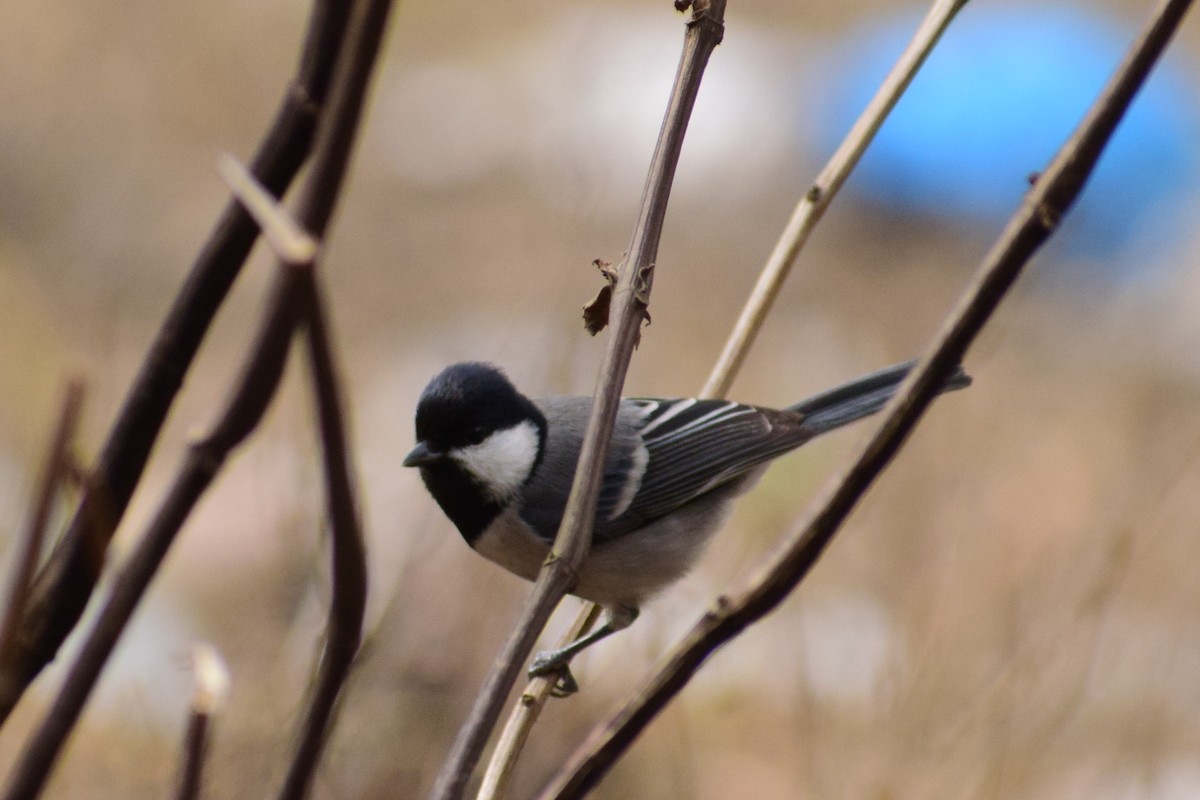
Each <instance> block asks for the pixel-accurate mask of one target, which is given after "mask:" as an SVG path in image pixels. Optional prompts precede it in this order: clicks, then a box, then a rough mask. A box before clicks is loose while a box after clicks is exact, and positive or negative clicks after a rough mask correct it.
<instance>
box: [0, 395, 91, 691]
mask: <svg viewBox="0 0 1200 800" xmlns="http://www.w3.org/2000/svg"><path fill="white" fill-rule="evenodd" d="M82 408H83V382H82V381H80V380H79V379H73V380H71V381H70V382H68V383H67V388H66V391H65V392H64V393H63V401H62V409H61V410H60V411H59V414H58V422H57V423H56V424H55V426H54V435H53V436H52V437H51V439H50V446H49V448H48V449H47V451H46V459H45V461H44V462H42V471H41V473H40V474H39V476H38V482H37V489H36V490H35V492H34V500H33V505H32V509H31V511H30V515H29V525H28V526H27V527H26V528H25V535H24V536H23V537H21V549H20V552H19V553H18V554H17V561H16V570H15V572H14V574H13V576H12V578H11V581H12V583H11V585H10V586H9V592H8V605H7V607H6V608H5V609H4V623H3V626H2V627H0V665H3V666H0V681H3V680H6V679H8V678H9V677H11V676H12V674H13V670H12V669H11V668H9V665H11V664H13V663H14V662H16V661H17V660H18V659H19V655H18V653H17V652H16V651H15V650H14V648H15V647H16V636H17V630H18V626H19V625H20V623H21V618H22V617H23V616H24V614H25V606H26V601H27V599H28V597H29V589H30V582H31V581H32V580H33V575H34V572H35V571H36V570H37V562H38V559H39V558H40V557H41V554H42V544H43V542H45V540H46V526H47V525H49V524H50V512H51V510H52V509H53V508H54V498H55V497H56V496H57V495H58V492H59V490H60V489H61V487H62V485H63V484H64V483H66V482H68V479H69V478H70V476H71V471H72V470H73V468H74V467H73V464H72V460H71V455H70V447H71V444H72V443H73V442H74V441H75V430H76V428H77V427H78V426H79V413H80V410H81V409H82ZM19 690H20V687H3V688H0V696H5V695H10V694H12V693H14V692H19Z"/></svg>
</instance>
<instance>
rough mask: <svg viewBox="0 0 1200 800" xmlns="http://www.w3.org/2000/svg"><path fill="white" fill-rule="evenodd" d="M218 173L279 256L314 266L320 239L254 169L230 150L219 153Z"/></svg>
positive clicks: (292, 261) (282, 259) (299, 263)
mask: <svg viewBox="0 0 1200 800" xmlns="http://www.w3.org/2000/svg"><path fill="white" fill-rule="evenodd" d="M217 173H218V174H219V175H220V176H221V180H223V181H225V185H226V186H228V187H229V190H230V191H231V192H233V196H234V197H236V198H237V199H238V201H239V202H241V204H242V205H243V206H245V207H246V210H247V211H248V212H250V216H251V217H253V218H254V222H255V223H256V224H257V225H258V227H259V229H261V230H262V233H263V238H264V239H266V240H267V244H268V245H269V246H270V248H271V250H272V251H274V253H275V256H276V257H277V258H278V259H279V260H280V261H282V262H284V263H285V264H295V265H296V266H311V265H312V263H313V262H314V261H315V260H316V258H317V241H316V239H314V238H313V237H312V236H310V235H309V234H308V231H306V230H304V228H302V227H300V223H299V222H297V221H296V219H295V218H294V217H293V216H292V215H291V214H289V213H287V211H286V210H285V209H284V207H283V205H282V204H281V203H280V202H279V201H278V200H276V199H275V196H274V195H272V194H271V193H270V192H268V191H267V189H266V187H264V186H263V185H262V184H261V183H259V182H258V180H257V179H256V178H255V177H254V175H253V174H252V173H251V172H250V170H248V169H246V167H245V166H244V165H243V164H242V162H240V161H238V160H237V159H236V158H234V157H233V155H231V154H230V153H227V152H225V151H221V153H220V154H219V155H218V156H217Z"/></svg>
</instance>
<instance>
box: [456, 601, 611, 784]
mask: <svg viewBox="0 0 1200 800" xmlns="http://www.w3.org/2000/svg"><path fill="white" fill-rule="evenodd" d="M599 617H600V606H598V605H596V604H595V603H584V604H583V606H582V607H581V608H580V609H579V614H578V615H577V616H576V617H575V621H574V622H573V623H572V624H571V625H570V626H568V627H567V630H566V631H565V632H564V633H563V635H562V637H561V638H560V639H559V642H558V645H557V647H565V646H566V645H568V644H570V643H571V642H573V641H575V640H576V639H578V638H579V637H580V636H583V635H584V634H586V633H587V632H588V631H589V630H591V628H592V626H593V625H595V624H596V620H597V619H598V618H599ZM557 680H558V679H557V677H555V676H550V677H539V678H534V679H533V680H531V681H530V682H529V685H528V686H526V687H525V691H524V692H522V693H521V696H520V698H519V699H518V700H517V704H516V705H515V706H514V707H513V710H512V714H511V715H510V716H509V718H508V722H507V723H505V725H504V730H503V731H501V732H500V739H499V740H498V741H497V742H496V749H495V750H494V751H492V758H491V761H490V762H489V763H488V768H487V771H486V772H484V775H483V784H482V785H481V786H480V787H479V793H478V794H477V795H476V800H503V798H504V797H506V796H507V795H508V787H509V783H510V781H511V780H512V773H513V770H514V769H515V768H516V766H517V759H518V758H520V756H521V751H522V750H523V749H524V748H525V742H526V741H528V740H529V734H530V732H531V731H532V730H533V725H534V723H536V722H537V720H538V717H539V716H540V715H541V713H542V708H543V707H545V705H546V701H547V700H549V699H550V697H551V694H552V692H553V690H554V685H555V683H556V682H557Z"/></svg>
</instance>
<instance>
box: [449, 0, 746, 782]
mask: <svg viewBox="0 0 1200 800" xmlns="http://www.w3.org/2000/svg"><path fill="white" fill-rule="evenodd" d="M724 15H725V2H724V0H704V1H703V2H697V3H694V4H692V16H691V19H690V20H689V21H688V23H687V33H686V35H685V36H684V45H683V53H682V55H681V57H680V62H679V70H678V72H677V73H676V76H675V83H674V85H673V86H672V90H671V97H670V100H669V101H668V105H667V111H666V114H665V116H664V120H663V126H662V129H661V130H660V132H659V138H658V142H657V144H656V146H655V150H654V156H653V158H652V159H651V163H650V170H649V173H648V175H647V180H646V189H645V193H644V194H643V196H642V205H641V211H640V213H639V215H638V220H637V223H636V224H635V225H634V230H633V236H632V240H631V242H630V245H629V250H628V252H627V255H626V257H625V259H624V261H622V264H621V268H620V270H619V275H618V278H617V282H616V285H615V287H614V289H613V293H612V317H613V325H612V332H611V338H610V340H609V345H608V348H607V350H606V352H605V359H604V365H603V367H602V368H601V371H600V378H599V385H598V388H597V391H596V397H595V400H594V402H593V405H592V413H591V416H590V418H589V420H588V426H587V430H586V433H585V435H584V439H583V446H582V449H581V451H580V455H579V462H578V466H577V468H576V471H575V479H574V482H573V484H572V487H571V495H570V499H569V500H568V502H567V507H566V510H565V511H564V513H563V520H562V524H561V526H560V527H559V530H558V535H557V536H556V538H555V541H554V548H553V550H552V552H551V554H550V556H549V558H548V559H547V562H546V565H545V566H544V567H543V569H542V571H541V574H540V576H539V577H538V580H537V582H536V583H535V584H534V588H533V592H532V594H531V596H530V599H529V601H528V602H527V603H526V606H525V609H524V611H523V613H522V616H521V619H520V620H519V621H518V623H517V627H516V628H515V629H514V631H513V634H512V635H511V636H510V637H509V640H508V642H507V643H506V645H505V647H504V650H503V651H502V653H501V654H500V656H499V658H498V660H497V662H496V664H495V666H493V668H492V671H491V673H490V674H489V675H488V677H487V680H486V681H485V683H484V686H483V688H482V689H481V690H480V693H479V695H478V697H477V698H476V702H475V706H474V707H473V708H472V709H471V714H470V716H469V717H468V718H467V721H466V722H465V723H464V724H463V727H462V728H461V729H460V731H459V735H458V738H457V739H456V740H455V742H454V746H453V747H452V748H451V751H450V754H449V756H448V757H447V759H446V761H445V763H444V764H443V765H442V770H441V772H440V773H439V774H438V778H437V782H436V783H435V785H434V790H433V795H432V796H433V797H435V798H437V800H451V798H460V797H462V796H463V793H464V791H465V788H466V783H467V780H468V779H469V778H470V776H471V774H472V773H473V772H474V770H475V766H476V765H477V764H478V763H479V758H480V756H481V755H482V753H483V748H484V746H485V745H486V743H487V740H488V738H489V736H490V735H491V732H492V730H493V729H494V728H495V726H496V722H497V721H498V719H499V717H500V713H501V711H502V710H503V706H504V700H505V698H506V697H507V695H508V693H509V691H510V690H511V688H512V686H513V684H514V683H515V682H516V680H517V677H518V675H519V674H520V671H521V669H522V667H523V665H524V663H525V659H526V658H528V656H529V652H530V651H531V650H532V649H533V644H534V642H535V641H536V639H537V636H538V634H539V633H540V631H541V630H542V628H543V626H544V625H545V624H546V620H547V619H549V617H550V614H551V613H552V612H553V610H554V607H555V606H556V605H557V604H558V602H559V600H561V599H562V596H563V594H564V593H565V592H566V591H568V590H569V589H570V588H571V586H572V585H573V584H574V583H575V580H576V574H577V570H578V567H579V564H580V563H581V562H582V560H583V558H584V556H585V555H586V554H587V551H588V549H589V548H590V546H591V536H592V533H591V532H592V524H593V519H594V517H595V513H596V501H597V496H598V493H599V487H600V477H601V473H602V469H603V463H604V456H605V453H606V451H607V448H608V439H609V437H610V436H611V433H612V428H613V424H614V421H615V418H616V412H617V404H618V403H619V402H620V399H621V387H622V386H623V385H624V382H625V373H626V371H627V369H628V367H629V360H630V358H631V356H632V354H633V349H634V346H635V344H636V342H637V338H638V335H639V333H640V330H641V327H642V322H643V320H644V319H645V318H646V305H647V303H648V301H649V296H650V290H651V287H652V285H653V268H654V262H655V257H656V255H657V253H658V243H659V240H660V238H661V234H662V225H663V220H664V218H665V216H666V209H667V200H668V198H669V196H670V190H671V184H672V181H673V179H674V177H675V167H676V164H677V163H678V160H679V153H680V150H681V148H682V146H683V137H684V134H685V133H686V131H687V123H688V119H689V118H690V116H691V111H692V106H693V105H694V103H695V99H696V94H697V92H698V91H699V88H700V79H701V77H702V76H703V74H704V68H705V66H706V65H707V63H708V58H709V56H710V55H711V54H712V51H713V50H714V49H715V48H716V46H717V45H718V44H719V43H720V41H721V37H722V35H723V33H724Z"/></svg>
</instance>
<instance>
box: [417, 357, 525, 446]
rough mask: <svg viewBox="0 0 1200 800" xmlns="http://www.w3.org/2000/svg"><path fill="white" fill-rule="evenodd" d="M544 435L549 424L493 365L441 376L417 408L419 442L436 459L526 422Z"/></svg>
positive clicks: (472, 365)
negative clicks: (438, 455)
mask: <svg viewBox="0 0 1200 800" xmlns="http://www.w3.org/2000/svg"><path fill="white" fill-rule="evenodd" d="M527 420H528V421H529V422H531V423H533V424H534V425H535V426H536V427H537V429H538V432H539V434H544V431H545V428H546V419H545V417H543V416H542V412H541V411H539V410H538V407H537V406H536V405H534V404H533V402H532V401H531V400H530V399H529V398H527V397H525V395H523V394H521V393H520V392H518V391H517V390H516V388H515V387H514V386H513V385H512V383H511V382H509V380H508V378H507V377H505V375H504V373H503V372H501V371H500V370H499V369H498V368H496V367H493V366H492V365H491V364H483V363H480V362H477V361H466V362H463V363H461V364H453V365H451V366H449V367H446V368H445V369H444V370H442V371H441V372H440V373H438V374H437V375H436V376H435V377H434V378H433V380H431V381H430V382H429V385H428V386H426V387H425V391H424V392H422V393H421V400H420V401H419V402H418V403H417V441H418V442H424V443H425V445H426V447H428V448H429V450H430V451H431V452H433V453H448V452H450V451H452V450H456V449H461V448H465V447H471V446H473V445H477V444H479V443H481V442H482V441H483V440H484V439H486V438H488V437H489V436H491V435H492V434H493V433H496V432H497V431H501V430H505V429H508V428H512V427H513V426H515V425H518V424H520V423H521V422H525V421H527Z"/></svg>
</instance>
